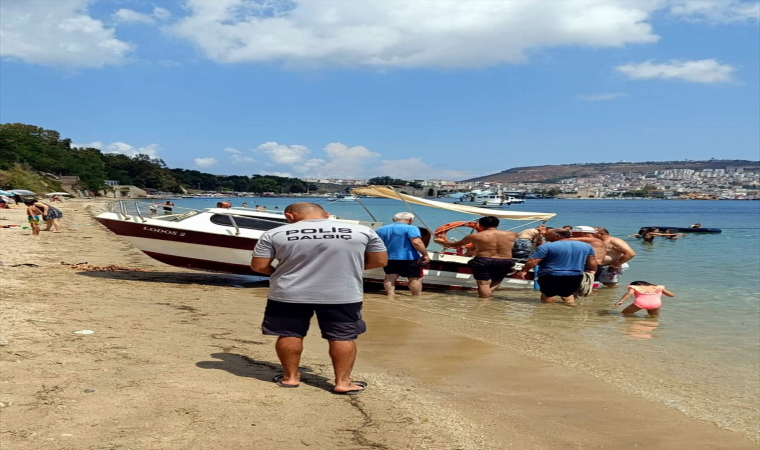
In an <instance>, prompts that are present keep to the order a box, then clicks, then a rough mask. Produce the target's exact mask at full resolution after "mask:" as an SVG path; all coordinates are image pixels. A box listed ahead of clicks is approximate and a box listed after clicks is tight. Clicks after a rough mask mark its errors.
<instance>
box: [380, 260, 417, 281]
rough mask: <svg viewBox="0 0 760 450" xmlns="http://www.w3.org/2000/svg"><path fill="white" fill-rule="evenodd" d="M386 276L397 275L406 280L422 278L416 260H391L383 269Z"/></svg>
mask: <svg viewBox="0 0 760 450" xmlns="http://www.w3.org/2000/svg"><path fill="white" fill-rule="evenodd" d="M383 271H384V272H385V274H386V275H398V276H400V277H406V278H422V267H421V266H420V263H419V262H418V260H416V259H391V260H388V264H387V265H386V266H385V267H383Z"/></svg>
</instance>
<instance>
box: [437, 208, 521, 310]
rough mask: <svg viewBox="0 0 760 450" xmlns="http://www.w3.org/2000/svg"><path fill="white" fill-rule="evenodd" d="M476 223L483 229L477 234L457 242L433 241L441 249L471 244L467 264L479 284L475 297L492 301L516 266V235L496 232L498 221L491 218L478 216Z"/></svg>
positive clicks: (511, 232) (497, 230)
mask: <svg viewBox="0 0 760 450" xmlns="http://www.w3.org/2000/svg"><path fill="white" fill-rule="evenodd" d="M478 224H480V227H481V228H482V229H483V231H481V232H480V233H475V234H468V235H467V236H465V237H464V238H462V240H460V241H457V242H446V241H444V240H443V239H436V240H435V243H436V244H440V245H442V246H444V247H462V246H465V245H467V244H472V245H474V246H475V253H474V256H473V258H472V259H471V260H470V261H469V262H468V263H467V265H468V266H470V268H471V269H472V276H473V278H475V281H476V282H477V283H478V297H480V298H491V297H493V291H495V290H496V289H497V288H498V287H499V285H500V284H501V282H502V281H504V278H506V277H507V275H509V273H510V272H512V269H513V268H514V267H515V261H514V260H513V259H512V247H513V246H514V245H515V239H517V233H515V232H514V231H504V230H499V229H497V228H498V227H499V219H497V218H496V217H494V216H485V217H481V218H480V219H479V220H478Z"/></svg>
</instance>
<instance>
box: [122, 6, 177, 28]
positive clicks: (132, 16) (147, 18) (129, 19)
mask: <svg viewBox="0 0 760 450" xmlns="http://www.w3.org/2000/svg"><path fill="white" fill-rule="evenodd" d="M171 15H172V13H171V12H169V10H168V9H165V8H160V7H158V6H157V7H155V8H153V12H152V13H151V14H145V13H141V12H137V11H133V10H131V9H123V8H122V9H120V10H118V11H116V12H115V13H114V14H113V16H114V19H115V20H116V21H117V22H118V23H150V24H153V23H156V21H158V20H167V19H169V18H170V17H171Z"/></svg>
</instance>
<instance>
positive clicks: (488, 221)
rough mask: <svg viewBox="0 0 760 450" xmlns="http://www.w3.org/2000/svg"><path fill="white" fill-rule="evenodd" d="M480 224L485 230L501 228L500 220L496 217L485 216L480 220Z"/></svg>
mask: <svg viewBox="0 0 760 450" xmlns="http://www.w3.org/2000/svg"><path fill="white" fill-rule="evenodd" d="M478 224H480V226H481V227H483V228H496V227H498V226H499V219H497V218H496V217H494V216H485V217H481V218H480V219H478Z"/></svg>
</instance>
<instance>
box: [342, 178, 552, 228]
mask: <svg viewBox="0 0 760 450" xmlns="http://www.w3.org/2000/svg"><path fill="white" fill-rule="evenodd" d="M351 193H353V194H356V195H368V196H370V197H381V198H389V199H392V200H399V201H406V202H409V203H414V204H415V205H422V206H429V207H431V208H440V209H447V210H449V211H457V212H461V213H465V214H474V215H477V216H494V217H498V218H499V219H507V220H549V219H551V218H552V217H554V216H556V214H552V213H536V212H526V211H499V210H493V209H486V208H477V207H475V206H466V205H457V204H454V203H445V202H437V201H435V200H427V199H424V198H419V197H413V196H411V195H406V194H402V193H400V192H396V191H395V190H394V189H393V188H390V187H388V186H366V187H359V188H354V189H351Z"/></svg>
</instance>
